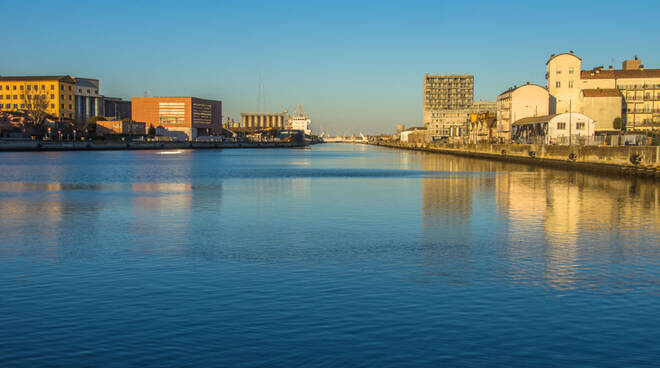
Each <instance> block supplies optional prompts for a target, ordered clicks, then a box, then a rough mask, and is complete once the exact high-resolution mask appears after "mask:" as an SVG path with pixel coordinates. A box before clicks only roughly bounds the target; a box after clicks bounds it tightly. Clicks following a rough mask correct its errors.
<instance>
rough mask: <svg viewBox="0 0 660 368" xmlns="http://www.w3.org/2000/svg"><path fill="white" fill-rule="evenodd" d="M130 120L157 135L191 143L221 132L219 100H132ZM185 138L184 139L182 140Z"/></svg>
mask: <svg viewBox="0 0 660 368" xmlns="http://www.w3.org/2000/svg"><path fill="white" fill-rule="evenodd" d="M131 104H132V118H133V121H137V122H142V123H145V124H146V127H147V129H148V128H149V126H153V127H154V128H156V129H157V130H158V131H159V134H162V135H169V136H173V137H179V138H186V139H188V140H194V139H196V138H197V137H199V136H208V135H220V134H221V133H222V101H217V100H206V99H202V98H197V97H133V99H132V102H131ZM184 136H185V137H184Z"/></svg>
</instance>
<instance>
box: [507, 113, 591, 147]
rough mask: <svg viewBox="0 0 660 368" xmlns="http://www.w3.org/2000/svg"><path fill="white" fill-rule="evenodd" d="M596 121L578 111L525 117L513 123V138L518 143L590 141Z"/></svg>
mask: <svg viewBox="0 0 660 368" xmlns="http://www.w3.org/2000/svg"><path fill="white" fill-rule="evenodd" d="M595 133H596V123H595V122H594V120H593V119H591V118H590V117H588V116H586V115H584V114H580V113H577V112H573V113H568V112H567V113H563V114H555V115H545V116H534V117H529V118H523V119H520V120H518V121H516V122H515V123H513V127H512V131H511V139H512V140H513V141H514V142H516V143H537V144H540V143H544V144H581V143H590V141H591V140H592V139H593V138H592V137H594V136H595Z"/></svg>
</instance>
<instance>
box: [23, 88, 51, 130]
mask: <svg viewBox="0 0 660 368" xmlns="http://www.w3.org/2000/svg"><path fill="white" fill-rule="evenodd" d="M21 87H22V88H21V100H22V104H21V109H22V110H23V111H24V112H25V114H26V115H27V117H28V119H25V121H24V123H23V128H24V129H25V133H26V134H27V131H28V128H32V129H33V130H40V128H41V127H42V124H43V122H44V120H45V119H46V117H47V116H48V107H49V106H50V104H51V100H50V97H49V96H48V93H46V90H45V89H43V88H42V89H41V91H40V90H39V86H38V85H36V84H34V85H32V84H27V83H26V84H24V85H22V86H21Z"/></svg>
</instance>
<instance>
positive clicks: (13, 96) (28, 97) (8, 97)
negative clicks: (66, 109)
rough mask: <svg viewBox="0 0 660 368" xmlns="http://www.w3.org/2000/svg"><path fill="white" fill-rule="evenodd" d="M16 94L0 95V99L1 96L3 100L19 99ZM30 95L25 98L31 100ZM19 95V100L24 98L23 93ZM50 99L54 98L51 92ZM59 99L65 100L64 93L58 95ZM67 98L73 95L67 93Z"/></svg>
mask: <svg viewBox="0 0 660 368" xmlns="http://www.w3.org/2000/svg"><path fill="white" fill-rule="evenodd" d="M18 96H19V95H0V100H2V99H3V98H4V99H5V100H12V99H13V100H18V99H19V98H18ZM32 96H33V95H27V99H28V100H31V99H32ZM43 96H46V95H45V94H44V95H43ZM20 97H21V98H20V99H21V100H24V99H25V95H20ZM50 99H51V100H54V99H55V95H54V94H52V93H51V94H50ZM60 99H62V100H66V98H65V96H64V95H60ZM69 100H73V97H72V96H71V95H69Z"/></svg>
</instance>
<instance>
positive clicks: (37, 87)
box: [0, 84, 98, 93]
mask: <svg viewBox="0 0 660 368" xmlns="http://www.w3.org/2000/svg"><path fill="white" fill-rule="evenodd" d="M9 87H10V86H9V85H8V84H6V85H5V86H4V89H5V91H9V89H10V88H9ZM49 87H50V90H51V91H54V90H55V85H54V84H50V85H49ZM60 87H61V88H60V89H61V90H62V91H64V85H62V86H60ZM2 89H3V86H0V90H2ZM11 89H12V90H14V91H16V90H21V91H23V90H24V89H27V90H28V91H30V90H32V89H33V90H35V91H37V90H39V85H38V84H27V85H20V86H18V88H16V85H15V84H14V85H13V86H11ZM45 89H46V85H45V84H42V85H41V90H45ZM69 91H73V87H72V86H69ZM87 92H89V90H87ZM96 93H98V90H97V92H96Z"/></svg>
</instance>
